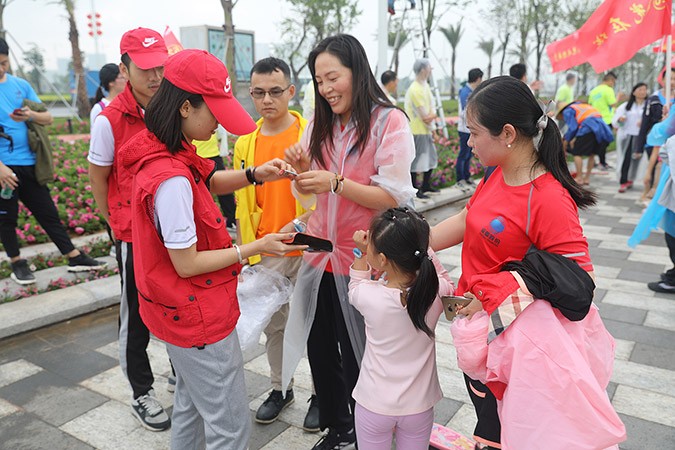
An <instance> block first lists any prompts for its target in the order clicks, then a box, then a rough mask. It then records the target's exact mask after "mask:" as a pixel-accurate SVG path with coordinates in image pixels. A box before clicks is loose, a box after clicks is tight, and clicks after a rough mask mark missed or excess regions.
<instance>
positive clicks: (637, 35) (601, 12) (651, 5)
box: [580, 0, 673, 73]
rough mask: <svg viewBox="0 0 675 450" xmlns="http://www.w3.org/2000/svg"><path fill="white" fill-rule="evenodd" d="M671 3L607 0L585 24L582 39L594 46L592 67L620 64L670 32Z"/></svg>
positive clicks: (666, 0) (662, 0)
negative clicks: (588, 40)
mask: <svg viewBox="0 0 675 450" xmlns="http://www.w3.org/2000/svg"><path fill="white" fill-rule="evenodd" d="M672 6H673V3H672V0H606V1H605V2H604V3H603V4H602V5H600V7H599V8H598V9H597V10H596V11H595V12H594V13H593V14H591V17H590V18H589V19H588V21H587V22H586V23H585V24H584V26H583V27H582V30H583V32H582V35H583V38H584V39H590V41H591V42H593V44H594V45H595V50H594V52H593V53H592V55H591V56H590V58H589V62H590V63H591V65H592V66H593V69H594V70H595V71H596V72H598V73H600V72H604V71H606V70H609V69H611V68H613V67H616V66H618V65H621V64H623V63H625V62H626V61H628V60H629V59H630V58H632V57H633V55H635V53H637V52H638V50H640V49H641V48H642V47H644V46H645V45H648V44H651V43H652V42H654V41H656V40H657V39H659V38H661V37H663V36H666V35H667V34H668V33H670V14H671V10H672ZM582 30H580V31H582Z"/></svg>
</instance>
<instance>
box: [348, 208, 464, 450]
mask: <svg viewBox="0 0 675 450" xmlns="http://www.w3.org/2000/svg"><path fill="white" fill-rule="evenodd" d="M354 241H355V242H356V245H357V248H355V249H354V255H355V259H354V263H353V265H352V267H351V269H350V273H349V276H350V282H349V301H350V303H351V304H352V305H354V307H356V309H358V310H359V312H360V313H361V314H362V315H363V317H364V319H365V324H366V338H367V339H366V350H365V354H364V356H363V361H362V363H361V372H360V374H359V379H358V382H357V383H356V387H355V388H354V391H353V393H352V396H353V397H354V400H356V409H355V413H354V414H355V422H356V438H357V442H358V446H359V449H360V450H380V449H386V450H390V449H391V443H392V435H393V434H395V435H396V448H398V449H400V450H416V449H420V450H421V449H427V448H428V447H429V437H430V435H431V428H432V425H433V419H434V405H435V404H436V403H437V402H438V401H439V400H440V399H441V397H442V396H443V394H442V392H441V388H440V385H439V382H438V374H437V372H436V344H435V341H434V331H433V330H434V329H435V328H436V324H437V323H438V318H439V317H440V315H441V313H442V312H443V305H442V303H441V300H440V295H450V294H452V293H453V292H454V286H453V284H452V281H451V280H450V278H449V276H448V273H447V272H446V271H445V269H444V268H443V266H442V265H441V264H440V262H439V261H438V259H437V258H436V257H435V255H434V253H433V251H432V250H431V249H430V248H429V225H428V224H427V223H426V221H425V220H424V219H423V218H422V217H421V216H419V215H418V214H417V213H416V212H414V211H412V210H408V209H407V208H392V209H389V210H387V211H385V212H384V213H382V214H381V215H380V216H378V217H376V218H375V219H374V220H373V222H372V224H371V227H370V230H369V231H368V232H366V231H357V232H356V233H354ZM372 269H375V270H377V271H381V272H386V277H385V280H382V279H380V280H371V270H372Z"/></svg>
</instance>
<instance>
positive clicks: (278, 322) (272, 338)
mask: <svg viewBox="0 0 675 450" xmlns="http://www.w3.org/2000/svg"><path fill="white" fill-rule="evenodd" d="M249 91H250V93H251V97H252V98H253V104H254V105H255V109H256V111H257V112H258V114H260V115H261V116H262V117H261V118H260V120H258V128H257V129H256V130H255V131H254V132H253V133H251V134H248V135H246V136H241V137H240V138H239V139H238V140H237V143H236V144H235V146H234V159H233V164H234V167H235V168H236V167H241V168H246V167H250V166H255V165H260V164H262V163H264V162H266V161H269V160H270V159H272V158H281V159H283V158H284V151H285V150H286V149H287V148H288V147H290V146H291V145H292V144H295V143H296V142H298V141H299V140H300V137H301V136H302V132H303V131H304V129H305V126H306V125H307V121H306V120H305V119H304V118H303V117H302V116H301V115H300V114H298V113H297V112H295V111H289V109H288V103H289V102H290V101H291V99H292V98H293V96H294V95H295V86H294V85H293V84H291V72H290V69H289V67H288V65H287V64H286V63H285V62H284V61H282V60H280V59H277V58H264V59H261V60H260V61H258V62H257V63H256V64H255V65H254V66H253V68H252V69H251V87H250V90H249ZM235 198H236V202H237V212H236V218H237V243H238V244H240V245H241V244H246V243H248V242H252V241H254V240H256V239H260V238H262V237H263V236H265V235H266V234H269V233H278V232H292V231H294V230H296V231H304V224H305V223H306V220H307V217H308V216H309V214H310V213H309V212H306V211H305V210H304V209H303V208H302V206H301V205H300V204H299V203H298V202H297V201H296V200H295V198H294V197H293V194H292V193H291V182H290V180H288V179H287V180H280V181H278V182H276V183H269V184H265V185H262V183H259V184H257V185H251V186H249V187H246V188H243V189H240V190H238V191H235ZM301 262H302V253H301V252H292V253H288V254H287V255H285V256H281V257H276V256H269V255H262V256H259V255H256V256H253V257H251V258H249V260H248V263H249V264H251V265H254V264H262V265H263V266H264V267H267V268H270V269H272V270H275V271H277V272H279V273H280V274H282V275H283V276H285V277H287V278H288V279H289V280H291V282H293V283H295V279H296V276H297V273H298V269H299V268H300V263H301ZM288 309H289V307H288V303H286V304H284V305H283V306H282V307H281V308H279V310H278V311H277V312H276V313H275V314H274V315H273V316H272V319H271V320H270V323H269V325H268V326H267V328H265V336H266V338H267V342H266V343H265V347H266V350H267V360H268V362H269V365H270V378H271V381H272V392H271V393H270V395H269V396H268V398H267V399H266V400H265V402H264V403H263V404H262V405H260V408H258V411H257V413H256V416H255V420H256V422H258V423H272V422H274V421H275V420H276V419H277V418H278V417H279V414H280V413H281V411H282V410H283V409H284V408H285V407H287V406H288V405H290V404H291V403H293V401H294V395H293V387H292V385H293V382H292V381H291V385H290V387H289V389H288V390H287V391H286V395H285V396H284V395H282V392H281V366H282V353H283V344H284V330H285V328H286V320H287V319H288ZM303 428H304V429H305V430H306V431H319V411H318V404H317V402H316V397H315V396H314V395H312V396H311V398H310V407H309V411H308V412H307V416H306V417H305V422H304V425H303Z"/></svg>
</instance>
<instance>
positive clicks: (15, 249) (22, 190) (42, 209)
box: [0, 166, 75, 258]
mask: <svg viewBox="0 0 675 450" xmlns="http://www.w3.org/2000/svg"><path fill="white" fill-rule="evenodd" d="M8 167H9V168H10V169H12V171H13V172H14V173H15V174H16V176H17V178H18V179H19V186H18V187H17V188H16V189H15V190H14V195H13V196H12V198H10V199H8V200H5V199H4V198H0V240H1V241H2V245H3V246H4V247H5V252H7V256H9V257H10V258H14V257H15V256H19V240H18V238H17V236H16V221H17V217H18V214H19V200H21V202H22V203H23V204H24V205H25V206H26V208H28V209H29V210H30V212H31V213H33V215H34V216H35V219H37V221H38V223H39V224H40V226H41V227H42V228H44V230H45V232H47V235H49V238H50V239H51V240H52V242H54V244H56V247H58V249H59V251H60V252H61V253H62V254H64V255H65V254H67V253H70V252H72V251H73V250H75V247H74V246H73V243H72V242H71V240H70V237H69V236H68V232H67V231H66V227H65V226H64V225H63V223H62V222H61V219H60V218H59V212H58V211H57V209H56V206H55V205H54V201H53V200H52V196H51V194H50V193H49V188H48V187H47V186H42V185H40V184H39V183H38V182H37V180H36V178H35V166H8Z"/></svg>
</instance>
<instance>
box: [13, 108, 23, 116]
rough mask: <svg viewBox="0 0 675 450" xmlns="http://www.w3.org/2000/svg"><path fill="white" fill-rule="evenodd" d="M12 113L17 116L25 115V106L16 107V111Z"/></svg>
mask: <svg viewBox="0 0 675 450" xmlns="http://www.w3.org/2000/svg"><path fill="white" fill-rule="evenodd" d="M12 114H14V115H15V116H23V115H24V114H25V111H24V109H23V108H16V109H15V110H14V111H12Z"/></svg>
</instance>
